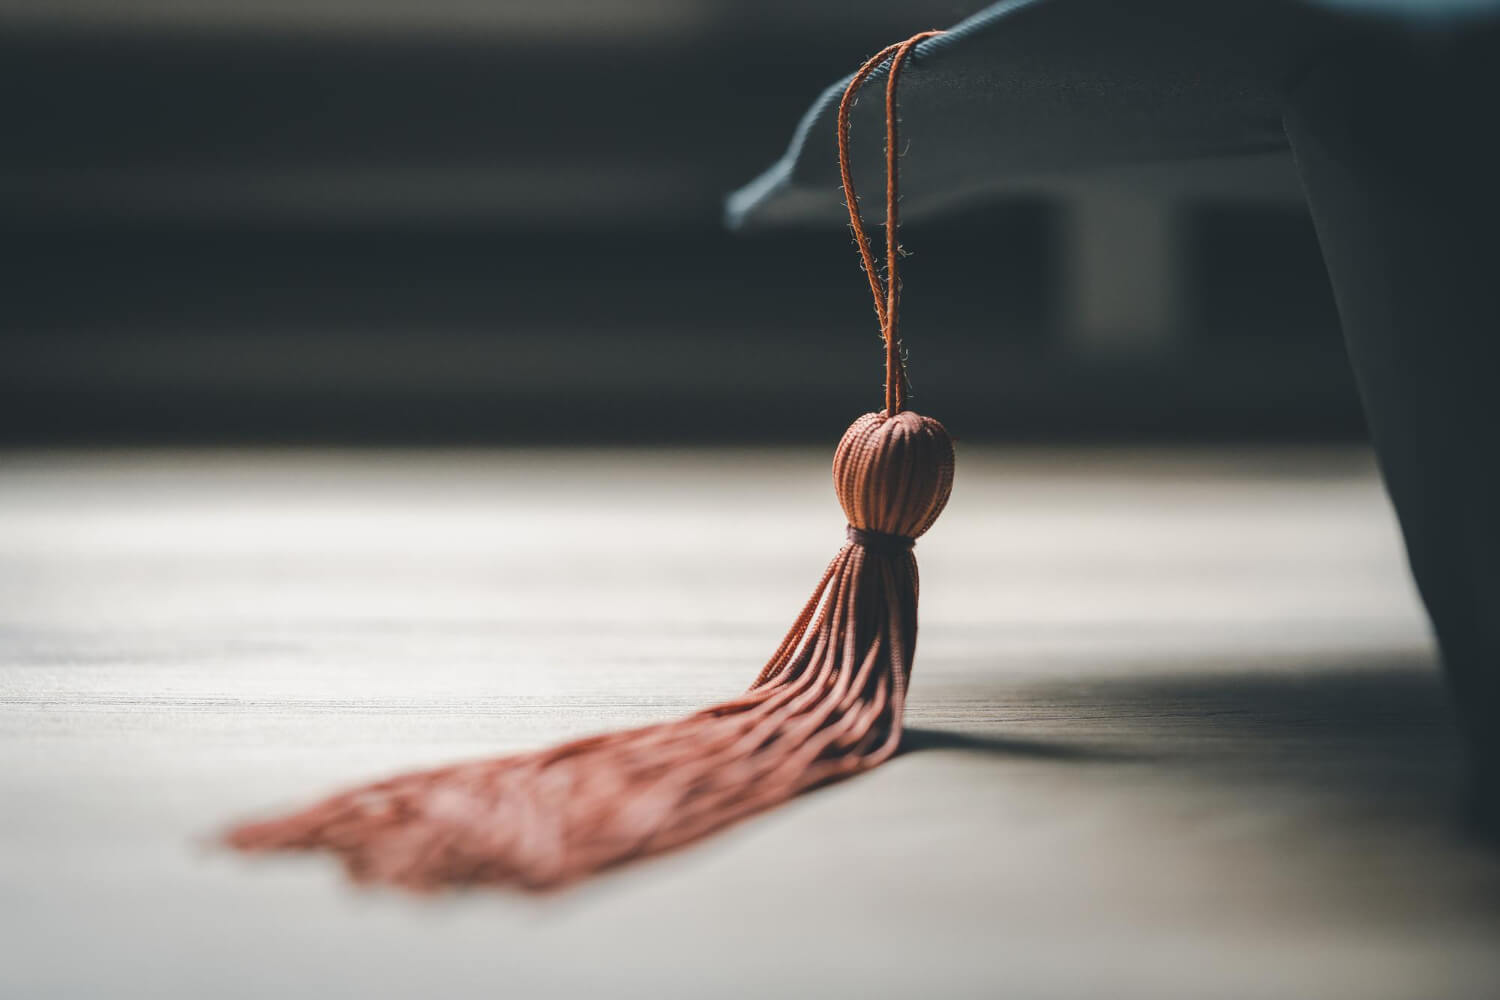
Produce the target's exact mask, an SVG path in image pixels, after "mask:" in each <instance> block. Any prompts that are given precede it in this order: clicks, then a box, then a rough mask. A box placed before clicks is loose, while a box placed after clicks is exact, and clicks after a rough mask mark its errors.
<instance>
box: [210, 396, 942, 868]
mask: <svg viewBox="0 0 1500 1000" xmlns="http://www.w3.org/2000/svg"><path fill="white" fill-rule="evenodd" d="M833 479H834V486H835V488H836V490H837V491H838V496H839V502H840V503H841V504H842V505H843V508H844V512H845V514H846V515H847V516H848V519H849V529H848V538H849V541H848V543H847V544H845V545H844V547H843V548H842V549H840V550H839V553H838V555H836V556H835V557H834V559H833V562H832V563H831V564H830V565H829V567H828V569H827V571H826V572H825V573H824V574H823V578H822V580H820V581H819V582H818V586H817V588H816V589H815V590H814V591H813V595H812V597H811V598H810V599H809V600H808V602H807V604H806V605H805V606H804V607H803V608H802V612H801V614H799V615H798V616H797V620H796V622H795V623H794V624H793V625H792V628H791V630H790V631H789V632H787V634H786V638H784V639H783V640H782V641H781V645H780V646H779V647H778V648H777V650H776V652H775V654H774V655H772V657H771V659H770V662H768V663H767V664H766V666H765V669H764V670H762V671H761V673H760V676H759V677H758V678H756V680H755V683H754V684H752V685H751V687H750V689H749V691H747V692H746V693H745V694H743V695H741V696H740V697H738V698H736V699H734V700H732V701H727V702H724V703H723V704H720V705H715V706H713V707H712V708H706V709H703V710H702V711H700V712H697V713H695V714H693V715H690V716H687V717H686V718H683V719H679V720H676V721H674V722H666V723H661V724H658V725H651V726H645V727H643V728H640V729H633V730H629V731H626V732H620V733H611V734H607V735H602V736H593V737H589V738H587V739H581V740H577V741H575V742H572V743H567V744H564V745H562V746H559V747H555V748H553V749H550V750H542V751H537V752H533V753H523V754H518V755H515V756H511V757H502V758H498V759H495V760H482V761H474V762H471V763H464V764H456V765H453V766H451V767H444V768H439V769H437V770H432V771H423V772H419V773H416V774H409V775H404V776H402V777H398V778H393V779H391V780H389V781H383V782H379V783H377V784H373V785H368V786H365V787H363V788H356V789H353V790H351V791H348V792H345V793H343V794H341V795H337V796H334V797H333V798H331V799H328V800H326V801H324V802H322V803H319V804H318V805H315V806H312V807H311V808H309V809H306V810H303V811H302V812H298V813H295V814H293V815H290V816H286V817H283V818H280V819H273V820H269V821H267V822H261V823H252V824H249V825H247V826H242V827H239V828H238V829H236V830H233V831H232V832H231V833H229V834H228V841H229V843H230V844H232V845H233V846H235V847H237V848H240V849H242V850H247V851H273V850H327V851H331V852H333V853H334V854H336V855H338V856H339V857H341V858H342V859H343V862H344V864H345V866H346V867H347V869H348V871H349V873H350V874H351V875H352V876H353V877H354V878H356V879H358V880H360V881H365V882H384V883H391V884H394V885H399V886H403V887H406V888H409V889H416V890H431V889H437V888H441V887H444V886H450V885H475V884H482V885H514V886H519V887H522V888H526V889H532V890H541V889H549V888H553V887H557V886H561V885H564V884H566V883H569V882H571V881H574V880H576V879H579V878H581V877H583V876H586V875H588V874H590V873H593V872H597V871H600V870H602V869H605V868H609V867H612V866H614V865H617V864H620V863H622V862H625V861H629V860H631V859H634V858H640V857H644V856H647V855H652V854H659V853H661V852H663V851H669V850H671V849H673V848H675V847H679V846H682V845H684V844H687V843H690V842H691V841H694V840H697V839H699V838H700V837H703V836H705V835H707V834H709V833H712V832H713V831H715V830H718V829H721V828H723V827H725V826H728V825H729V824H731V823H734V822H737V821H738V820H741V819H744V818H745V817H747V816H751V815H753V814H755V813H758V812H761V811H763V810H765V809H769V808H771V807H772V806H775V805H777V804H779V803H781V802H785V801H786V800H787V799H790V798H792V797H793V796H795V795H797V794H799V793H801V792H803V791H806V790H808V789H810V788H814V787H817V786H819V785H823V784H827V783H828V782H831V781H837V780H839V779H841V778H845V777H848V776H849V775H851V774H855V773H857V772H860V771H864V770H868V769H869V768H872V767H875V766H876V765H878V764H880V763H881V762H883V761H885V760H886V759H888V758H889V757H890V756H891V755H892V754H894V753H895V752H896V749H897V745H898V743H899V742H900V739H901V719H902V712H903V709H904V706H905V703H906V686H907V680H908V678H909V677H910V676H911V666H912V657H913V654H914V652H915V649H916V639H917V563H916V559H915V557H914V556H913V554H912V551H911V549H912V543H913V541H914V540H915V539H916V538H917V536H919V535H921V534H922V533H923V532H925V531H926V530H927V529H928V528H929V527H931V525H932V523H933V521H934V520H936V519H937V516H938V514H939V513H940V512H941V511H942V509H943V506H944V505H945V504H946V503H947V501H948V494H949V491H950V490H951V488H952V483H953V445H952V442H951V440H950V439H949V437H948V434H947V432H946V431H945V430H944V429H943V427H942V425H941V424H939V423H938V422H937V421H936V420H932V419H930V418H927V417H922V416H918V415H917V414H915V413H912V412H910V411H906V412H901V413H897V414H896V415H894V416H888V415H887V414H885V413H870V414H866V415H865V416H863V417H861V418H860V419H859V420H857V421H856V422H855V423H854V425H853V426H852V427H850V428H849V430H848V432H846V433H845V435H844V438H843V440H842V441H841V442H840V444H839V447H838V451H837V452H836V453H835V455H834V462H833Z"/></svg>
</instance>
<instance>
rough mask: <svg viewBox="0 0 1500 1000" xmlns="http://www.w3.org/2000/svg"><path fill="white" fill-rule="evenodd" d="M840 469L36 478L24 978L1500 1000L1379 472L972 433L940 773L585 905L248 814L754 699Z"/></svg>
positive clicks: (152, 469)
mask: <svg viewBox="0 0 1500 1000" xmlns="http://www.w3.org/2000/svg"><path fill="white" fill-rule="evenodd" d="M827 460H828V455H827V454H825V453H822V452H810V451H809V452H799V451H790V452H789V451H735V452H712V451H668V452H654V453H653V452H641V453H628V452H584V451H558V452H551V451H521V452H506V453H478V452H475V453H452V454H430V453H429V454H372V453H363V454H358V455H352V456H351V455H340V454H315V453H305V452H294V453H262V452H254V453H208V452H200V453H166V454H148V455H139V454H129V453H109V454H98V455H88V454H68V455H56V456H54V455H47V454H28V455H12V456H9V457H0V995H3V996H4V997H7V998H10V997H15V998H31V997H70V998H71V997H111V998H114V997H133V996H140V997H182V998H186V997H192V998H201V997H262V996H264V997H278V998H283V997H315V996H316V997H330V996H355V995H358V996H365V997H395V996H433V997H443V998H466V997H486V998H492V997H507V998H509V997H518V998H521V997H551V996H578V997H610V998H621V997H643V998H644V997H652V998H657V997H682V998H708V997H746V998H749V997H771V996H809V997H825V998H826V997H839V998H842V997H861V998H866V997H901V998H911V997H939V996H944V997H946V996H954V997H998V996H1004V997H1014V998H1021V1000H1030V998H1052V997H1110V998H1135V997H1140V998H1164V997H1182V998H1194V1000H1201V998H1216V997H1223V998H1259V997H1265V998H1289V997H1290V998H1295V997H1308V998H1319V1000H1328V998H1343V997H1349V998H1359V1000H1369V998H1387V997H1389V998H1422V1000H1436V998H1447V997H1475V998H1479V997H1493V996H1500V859H1497V857H1496V856H1493V855H1491V854H1488V853H1486V852H1485V851H1483V850H1482V849H1480V848H1479V847H1477V846H1475V845H1473V844H1471V843H1469V842H1468V841H1467V840H1465V838H1464V837H1463V835H1462V833H1461V832H1460V831H1459V829H1458V828H1457V827H1456V825H1455V823H1454V822H1453V810H1452V805H1453V795H1454V788H1455V782H1456V769H1457V763H1458V762H1457V753H1456V748H1455V745H1454V741H1453V737H1452V735H1451V732H1450V728H1449V720H1448V716H1447V709H1446V706H1445V704H1444V701H1443V695H1442V689H1441V686H1440V683H1439V679H1438V675H1437V672H1436V668H1435V666H1434V660H1433V653H1432V649H1431V647H1430V644H1429V639H1428V636H1427V633H1426V630H1425V625H1424V622H1423V620H1422V617H1421V615H1420V613H1419V610H1418V607H1417V604H1416V601H1415V598H1414V595H1413V593H1412V590H1411V587H1410V585H1409V583H1408V581H1407V577H1406V574H1405V569H1404V566H1403V563H1402V557H1401V554H1400V549H1399V545H1398V540H1397V537H1396V534H1395V529H1394V525H1393V522H1392V517H1391V514H1390V511H1389V509H1388V507H1387V505H1386V503H1385V500H1384V498H1383V496H1382V494H1381V493H1380V490H1379V487H1378V483H1377V481H1376V478H1375V475H1374V471H1373V467H1372V464H1371V462H1370V460H1369V458H1368V457H1367V456H1366V455H1365V454H1364V453H1363V452H1360V451H1346V450H1316V451H1301V452H1258V451H1249V452H1214V453H1208V452H1204V453H1181V452H1128V451H1118V452H1068V451H1020V452H1005V453H990V452H985V451H982V450H978V449H963V450H962V451H961V454H960V467H959V476H958V482H957V487H956V492H955V494H954V500H953V504H952V506H951V508H950V510H949V512H948V513H947V514H946V515H945V516H944V518H943V520H942V521H941V522H939V524H938V526H937V527H936V528H935V529H934V530H933V532H932V533H931V535H929V536H928V537H927V538H926V539H924V540H923V541H922V543H921V545H920V546H919V547H918V554H919V557H920V560H921V563H922V570H923V595H922V596H923V608H922V611H923V632H922V639H921V648H920V651H919V655H918V658H917V672H916V678H915V682H914V686H913V690H912V701H911V713H910V717H909V722H910V724H911V726H912V727H913V730H912V732H911V734H910V738H909V741H908V742H909V745H910V746H911V747H912V751H911V752H909V753H907V754H905V755H903V756H902V757H900V758H899V759H897V760H896V761H894V762H893V763H892V764H890V765H888V766H887V767H885V768H883V769H881V770H879V771H877V772H875V773H873V774H871V775H867V776H865V777H862V778H860V779H857V780H855V781H852V782H849V783H846V784H843V785H840V786H836V787H834V788H830V789H827V790H824V791H821V792H818V793H816V794H813V795H811V796H808V797H806V798H803V799H801V800H799V801H798V802H796V803H794V804H793V805H791V806H790V807H788V808H785V809H782V810H780V811H778V812H775V813H773V814H771V815H768V816H766V817H764V818H761V819H758V820H756V821H753V822H750V823H747V824H745V825H743V826H741V827H738V828H736V829H735V830H734V831H732V832H730V833H728V834H727V835H724V836H721V837H719V838H717V839H715V840H713V841H711V842H709V843H707V844H705V845H703V846H701V847H699V848H695V849H692V850H689V851H686V852H684V853H681V854H679V855H676V856H674V857H671V858H668V859H666V860H663V861H659V862H652V863H647V864H642V865H638V866H636V867H634V868H630V869H627V870H625V871H623V872H620V873H618V874H616V875H613V876H610V877H607V878H605V879H602V880H600V881H598V882H595V883H593V884H590V885H588V886H586V887H584V888H582V889H579V890H576V891H572V892H569V893H567V894H565V895H562V896H558V897H552V898H547V899H542V900H535V899H528V898H523V897H518V896H514V895H507V894H493V893H470V894H467V895H462V896H457V897H450V898H442V899H438V900H417V899H411V898H407V897H404V896H401V895H399V894H395V893H390V892H383V891H382V892H368V891H364V892H362V891H358V890H355V889H352V888H350V887H348V886H346V885H345V883H344V882H343V881H342V879H341V877H340V876H339V874H338V873H337V871H336V870H335V868H334V867H333V866H332V865H331V864H329V863H327V862H325V861H322V860H316V859H306V860H304V859H294V860H271V861H247V860H245V859H243V858H239V857H235V856H231V855H227V854H225V853H223V852H221V851H219V850H217V849H215V848H214V847H212V846H211V845H210V844H209V842H208V841H209V839H210V837H211V835H212V834H213V833H214V832H215V831H216V830H217V829H219V828H221V827H222V826H223V825H224V824H225V823H227V822H229V821H231V820H234V819H238V818H243V817H246V816H253V815H256V814H258V813H261V812H264V811H265V810H268V809H273V808H275V807H277V806H284V805H288V804H294V803H297V802H299V801H301V800H302V799H304V798H306V797H308V796H312V795H315V794H317V793H319V792H322V791H326V790H329V789H330V788H332V787H333V786H336V785H338V784H339V783H341V782H346V781H350V780H355V779H360V778H366V777H372V776H379V775H383V774H385V773H388V772H391V771H393V770H399V769H404V768H408V767H412V766H415V765H421V764H429V763H436V762H440V761H448V760H452V759H456V758H464V757H469V756H473V755H479V754H488V753H492V752H495V751H502V750H511V749H516V748H521V747H529V746H535V745H538V744H541V743H543V742H546V741H551V740H555V739H557V738H559V737H564V736H571V735H575V734H581V733H586V732H589V731H593V730H597V729H601V728H606V727H614V726H619V725H622V724H627V723H635V722H642V721H646V720H652V719H659V718H664V717H668V716H671V715H674V714H677V713H680V712H683V711H686V710H688V709H690V708H693V707H696V706H699V705H701V704H703V703H705V702H708V701H710V700H713V699H717V698H721V697H725V696H729V695H732V694H734V693H736V692H737V691H738V690H739V689H741V688H742V687H743V686H744V685H745V684H747V683H748V682H749V680H750V679H751V677H752V676H753V675H754V674H755V672H756V670H757V669H758V668H759V666H760V664H761V662H762V661H763V659H764V657H765V656H766V655H767V654H768V653H769V652H770V650H771V648H772V646H773V645H774V643H775V640H776V639H778V638H779V637H780V634H781V632H782V630H783V629H784V628H785V626H786V625H787V624H788V623H789V621H790V619H791V617H792V615H793V612H794V611H795V609H796V608H797V607H798V606H799V605H800V603H801V601H802V600H803V599H804V598H805V597H806V594H807V592H808V591H809V590H810V589H811V587H812V585H813V583H814V582H815V580H816V578H817V576H818V574H819V572H820V571H821V570H822V568H823V566H824V565H825V563H826V560H827V559H828V558H829V557H830V556H831V554H832V553H833V551H834V550H835V549H836V547H837V546H838V544H839V543H840V541H841V538H842V530H843V520H842V518H841V517H840V515H839V512H838V509H837V506H836V504H835V503H834V500H833V494H832V489H831V487H830V485H829V483H828V481H827Z"/></svg>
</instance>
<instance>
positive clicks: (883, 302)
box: [838, 31, 943, 415]
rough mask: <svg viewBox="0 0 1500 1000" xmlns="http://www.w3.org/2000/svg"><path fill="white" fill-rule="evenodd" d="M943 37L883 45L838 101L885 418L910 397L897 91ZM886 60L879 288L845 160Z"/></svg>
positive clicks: (848, 202)
mask: <svg viewBox="0 0 1500 1000" xmlns="http://www.w3.org/2000/svg"><path fill="white" fill-rule="evenodd" d="M941 34H943V32H941V31H924V32H921V33H920V34H916V35H913V36H912V37H910V38H908V39H907V40H906V41H904V42H898V43H897V44H895V45H887V46H886V47H885V48H883V49H881V50H880V51H879V52H877V53H876V54H875V55H873V56H871V57H870V58H869V59H868V60H867V61H866V62H865V64H864V65H863V66H861V67H860V68H859V70H858V71H857V72H856V73H855V74H854V76H853V78H852V79H850V81H849V85H848V86H847V87H845V88H844V96H843V98H842V99H840V101H839V110H838V148H839V177H840V179H841V180H842V181H843V184H844V204H845V206H847V207H848V209H849V228H850V229H852V230H853V231H854V242H855V244H856V245H857V246H858V247H859V256H860V260H861V261H862V262H863V264H864V269H865V274H866V276H867V277H868V278H869V281H870V294H871V295H872V296H873V297H874V300H875V317H876V318H877V319H878V320H879V321H880V335H881V337H882V339H884V341H885V412H886V413H888V414H891V415H895V414H897V413H900V412H901V410H902V409H903V408H904V407H905V406H906V396H907V395H908V385H907V380H906V366H905V364H904V363H903V361H902V357H901V338H900V331H899V329H898V324H897V318H898V315H899V300H900V295H901V280H900V259H901V246H900V243H899V232H900V228H901V216H900V202H901V192H900V180H899V178H900V171H899V170H898V169H897V162H896V161H897V158H898V157H899V156H900V142H899V135H898V131H899V129H898V118H899V116H898V114H897V106H896V86H897V84H898V82H899V81H900V79H901V70H902V68H903V67H904V66H905V64H906V60H907V57H908V56H909V55H911V50H912V49H913V48H915V47H916V46H917V45H918V44H919V43H921V42H922V41H924V40H926V39H928V38H932V37H934V36H936V35H941ZM887 60H889V61H890V64H891V65H890V70H889V72H888V73H887V75H886V83H885V281H884V282H882V281H881V279H880V275H879V273H878V271H877V270H876V266H875V255H874V252H873V251H872V250H871V249H870V238H869V235H868V234H867V233H866V232H865V224H864V220H863V219H862V218H861V217H860V211H859V196H858V195H857V194H856V193H855V190H854V172H853V170H852V168H851V167H850V157H849V112H850V109H852V108H853V107H854V100H855V97H856V96H857V95H858V94H859V91H860V88H861V87H863V86H864V83H865V81H866V80H867V79H869V77H870V74H872V73H874V72H875V70H876V69H877V68H879V67H880V66H881V64H883V63H884V62H886V61H887Z"/></svg>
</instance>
